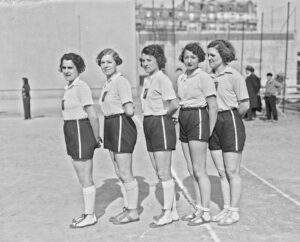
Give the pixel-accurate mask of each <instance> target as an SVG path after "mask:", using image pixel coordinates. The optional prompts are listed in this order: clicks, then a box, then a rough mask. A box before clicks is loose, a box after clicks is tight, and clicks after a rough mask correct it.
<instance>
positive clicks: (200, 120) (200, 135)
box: [198, 109, 202, 140]
mask: <svg viewBox="0 0 300 242" xmlns="http://www.w3.org/2000/svg"><path fill="white" fill-rule="evenodd" d="M198 114H199V139H200V140H201V139H202V113H201V109H198Z"/></svg>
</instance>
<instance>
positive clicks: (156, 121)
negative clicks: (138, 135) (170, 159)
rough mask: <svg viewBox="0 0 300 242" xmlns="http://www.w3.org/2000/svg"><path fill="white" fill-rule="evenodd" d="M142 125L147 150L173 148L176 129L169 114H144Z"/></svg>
mask: <svg viewBox="0 0 300 242" xmlns="http://www.w3.org/2000/svg"><path fill="white" fill-rule="evenodd" d="M143 126H144V133H145V138H146V144H147V150H148V151H149V152H155V151H164V150H175V148H176V130H175V125H174V123H173V121H172V118H171V117H170V116H169V115H159V116H152V115H151V116H145V117H144V122H143Z"/></svg>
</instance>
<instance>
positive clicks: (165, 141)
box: [161, 116, 168, 149]
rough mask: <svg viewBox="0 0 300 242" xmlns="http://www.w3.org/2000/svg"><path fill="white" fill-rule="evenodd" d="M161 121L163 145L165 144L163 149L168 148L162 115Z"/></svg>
mask: <svg viewBox="0 0 300 242" xmlns="http://www.w3.org/2000/svg"><path fill="white" fill-rule="evenodd" d="M161 123H162V128H163V136H164V146H165V149H168V146H167V137H166V129H165V122H164V117H163V116H161Z"/></svg>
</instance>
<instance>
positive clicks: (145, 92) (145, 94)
mask: <svg viewBox="0 0 300 242" xmlns="http://www.w3.org/2000/svg"><path fill="white" fill-rule="evenodd" d="M147 93H148V88H145V90H144V93H143V98H144V99H146V97H147Z"/></svg>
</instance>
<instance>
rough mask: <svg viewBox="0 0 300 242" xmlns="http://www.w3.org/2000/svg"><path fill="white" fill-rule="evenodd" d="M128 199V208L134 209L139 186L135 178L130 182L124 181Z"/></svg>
mask: <svg viewBox="0 0 300 242" xmlns="http://www.w3.org/2000/svg"><path fill="white" fill-rule="evenodd" d="M124 187H125V190H126V194H127V199H128V209H136V208H137V203H138V195H139V188H138V183H137V181H136V179H134V180H133V181H132V182H128V183H124Z"/></svg>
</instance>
